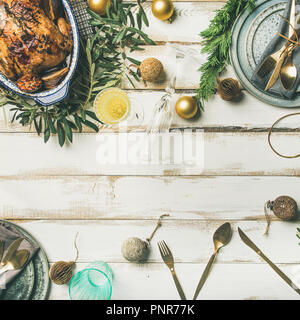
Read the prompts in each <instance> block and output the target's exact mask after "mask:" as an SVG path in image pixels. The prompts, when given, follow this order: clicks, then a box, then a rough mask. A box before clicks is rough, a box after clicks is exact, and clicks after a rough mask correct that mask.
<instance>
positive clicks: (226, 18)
mask: <svg viewBox="0 0 300 320" xmlns="http://www.w3.org/2000/svg"><path fill="white" fill-rule="evenodd" d="M254 6H255V0H228V1H227V2H226V4H225V5H224V6H223V7H222V8H221V9H220V10H217V12H216V15H215V17H214V18H213V19H212V20H211V22H210V25H209V27H208V28H207V29H206V30H204V31H202V32H201V33H200V36H201V37H202V45H203V48H202V50H201V53H205V54H207V55H208V58H207V61H206V62H205V63H204V64H203V65H202V66H201V67H200V69H199V71H201V77H200V84H199V88H198V89H197V93H196V97H195V98H196V100H197V102H198V105H199V106H200V107H201V108H203V106H204V101H207V100H208V99H209V98H210V97H211V96H212V95H213V94H214V93H215V92H216V82H217V78H218V77H219V75H220V74H221V73H222V72H223V71H224V70H225V69H226V67H227V65H228V64H229V48H230V44H231V29H232V26H233V24H234V22H235V20H236V18H237V17H238V15H239V14H240V13H241V12H242V10H244V9H245V8H246V9H249V10H250V11H252V10H253V8H254Z"/></svg>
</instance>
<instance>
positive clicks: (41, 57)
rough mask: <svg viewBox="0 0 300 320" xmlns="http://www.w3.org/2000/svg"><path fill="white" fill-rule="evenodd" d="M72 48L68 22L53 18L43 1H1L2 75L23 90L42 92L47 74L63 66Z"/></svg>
mask: <svg viewBox="0 0 300 320" xmlns="http://www.w3.org/2000/svg"><path fill="white" fill-rule="evenodd" d="M59 1H60V0H59ZM62 11H63V10H62ZM72 46H73V41H72V32H71V27H70V25H69V22H68V20H67V19H66V18H65V17H64V16H62V17H59V18H57V19H51V17H49V15H47V13H46V11H45V9H44V6H43V5H42V0H0V72H1V73H3V74H4V75H5V76H6V77H7V78H9V79H10V80H12V81H15V82H16V84H17V86H18V87H19V89H21V90H22V91H24V92H36V91H38V90H40V89H41V88H42V86H43V81H42V76H43V74H44V73H45V71H46V70H50V69H53V68H54V67H56V66H58V65H61V64H62V62H63V61H64V60H65V59H66V57H67V56H68V55H69V54H70V52H71V50H72Z"/></svg>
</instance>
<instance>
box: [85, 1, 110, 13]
mask: <svg viewBox="0 0 300 320" xmlns="http://www.w3.org/2000/svg"><path fill="white" fill-rule="evenodd" d="M107 4H108V5H109V6H110V4H111V2H110V0H89V7H90V9H91V10H92V11H94V12H96V13H98V14H100V16H104V15H105V13H106V5H107Z"/></svg>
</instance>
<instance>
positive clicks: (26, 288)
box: [0, 221, 49, 300]
mask: <svg viewBox="0 0 300 320" xmlns="http://www.w3.org/2000/svg"><path fill="white" fill-rule="evenodd" d="M5 223H7V224H10V225H12V226H14V227H15V228H16V229H17V230H18V231H20V232H21V233H22V235H23V236H24V237H25V238H27V239H28V240H29V241H31V242H32V243H35V244H37V245H38V246H40V245H39V244H38V242H37V241H36V240H35V239H34V238H33V237H32V236H31V235H30V234H29V233H28V232H26V231H25V230H24V229H22V228H21V227H19V226H18V225H15V224H13V223H10V222H8V221H5ZM48 272H49V264H48V259H47V256H46V254H45V252H44V250H43V249H41V248H40V249H39V251H38V252H37V253H36V254H35V256H34V257H33V259H32V260H31V261H30V262H29V263H28V264H27V266H26V267H25V268H24V269H23V270H22V272H21V273H20V274H19V275H18V276H17V277H16V278H15V279H14V280H13V281H12V282H10V283H9V284H8V285H7V288H6V289H5V290H3V291H2V294H1V297H0V299H1V300H45V299H47V296H48V288H49V275H48V274H49V273H48Z"/></svg>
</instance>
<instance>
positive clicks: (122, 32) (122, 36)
mask: <svg viewBox="0 0 300 320" xmlns="http://www.w3.org/2000/svg"><path fill="white" fill-rule="evenodd" d="M126 32H127V29H126V28H125V29H123V30H121V31H120V32H119V33H118V34H117V35H116V37H115V38H114V40H113V42H112V43H113V44H115V43H119V42H120V41H121V40H122V39H123V38H124V36H125V34H126Z"/></svg>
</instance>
